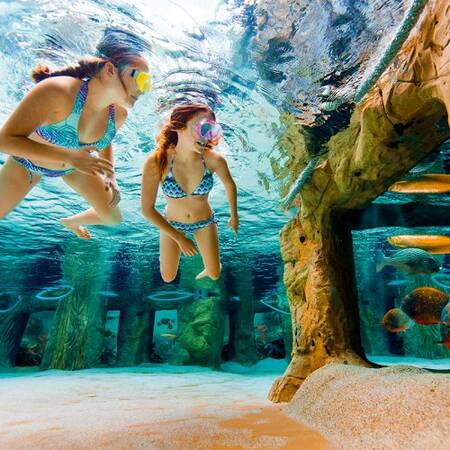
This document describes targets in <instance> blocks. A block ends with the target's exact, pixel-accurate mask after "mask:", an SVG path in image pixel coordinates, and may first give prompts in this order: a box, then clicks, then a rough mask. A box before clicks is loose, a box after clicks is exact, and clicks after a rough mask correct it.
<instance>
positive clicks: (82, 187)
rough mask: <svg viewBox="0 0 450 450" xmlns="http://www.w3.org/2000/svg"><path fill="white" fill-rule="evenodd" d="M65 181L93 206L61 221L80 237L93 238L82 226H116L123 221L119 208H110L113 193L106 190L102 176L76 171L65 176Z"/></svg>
mask: <svg viewBox="0 0 450 450" xmlns="http://www.w3.org/2000/svg"><path fill="white" fill-rule="evenodd" d="M63 180H64V181H65V182H66V184H68V185H69V186H70V187H71V188H72V189H74V190H75V191H76V192H78V193H79V194H80V195H81V196H82V197H83V198H84V199H85V200H86V201H87V202H88V203H89V204H90V205H91V206H92V208H89V209H87V210H86V211H83V212H81V213H79V214H75V215H73V216H70V217H67V218H64V219H61V224H62V225H64V226H65V227H66V228H68V229H69V230H71V231H73V232H74V233H75V234H76V235H77V236H78V237H80V238H83V239H90V238H91V234H90V233H89V231H88V230H87V229H86V228H85V227H83V226H82V225H116V224H118V223H120V222H121V221H122V214H121V212H120V209H119V207H117V206H113V207H111V206H108V205H109V202H110V201H111V199H112V192H111V190H109V191H106V190H105V181H104V180H103V178H102V177H101V176H100V175H98V174H97V175H85V174H84V173H81V172H79V171H75V172H72V173H69V174H67V175H64V177H63Z"/></svg>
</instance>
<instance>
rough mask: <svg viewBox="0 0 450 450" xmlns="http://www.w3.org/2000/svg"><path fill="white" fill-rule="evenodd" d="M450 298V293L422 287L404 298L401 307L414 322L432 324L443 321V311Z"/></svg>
mask: <svg viewBox="0 0 450 450" xmlns="http://www.w3.org/2000/svg"><path fill="white" fill-rule="evenodd" d="M449 300H450V295H448V294H446V293H445V292H442V291H440V290H439V289H435V288H432V287H420V288H417V289H414V290H413V291H412V292H410V293H409V294H408V295H407V296H406V297H405V298H404V299H403V300H402V303H401V305H400V308H401V310H402V311H403V312H405V313H406V314H408V316H409V317H411V319H412V320H414V322H416V323H418V324H421V325H432V324H435V323H440V322H441V313H442V309H443V308H444V306H445V305H446V304H447V302H448V301H449Z"/></svg>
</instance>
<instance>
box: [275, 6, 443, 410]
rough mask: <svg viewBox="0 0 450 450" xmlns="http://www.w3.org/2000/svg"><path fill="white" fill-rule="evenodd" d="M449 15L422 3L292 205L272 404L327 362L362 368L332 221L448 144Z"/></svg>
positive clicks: (351, 287)
mask: <svg viewBox="0 0 450 450" xmlns="http://www.w3.org/2000/svg"><path fill="white" fill-rule="evenodd" d="M449 15H450V7H449V6H448V1H447V0H436V1H431V2H429V3H428V5H427V7H426V8H425V10H424V12H423V14H422V17H421V19H420V20H419V22H418V24H417V25H416V27H415V28H414V30H413V31H412V32H411V35H410V36H409V38H408V40H407V41H406V42H405V44H404V45H403V47H402V49H401V51H400V52H399V54H398V55H397V58H396V59H395V61H394V62H393V63H392V64H391V66H390V67H389V68H388V70H387V71H386V72H385V73H384V74H383V75H382V76H381V77H380V79H379V81H378V83H377V85H376V86H375V87H374V88H373V89H372V90H371V91H370V92H369V94H368V95H367V96H366V98H365V99H364V101H363V102H362V103H361V104H359V105H358V106H357V108H356V109H355V111H354V113H353V115H352V117H351V121H350V124H349V126H348V127H347V128H346V129H345V130H343V131H341V132H339V133H337V134H335V135H334V136H333V137H332V138H331V139H330V140H329V141H328V143H327V144H326V147H327V149H328V153H327V155H326V156H325V157H322V159H321V161H320V163H319V164H318V166H317V167H316V169H315V170H314V172H313V174H312V176H311V178H310V179H309V181H308V182H307V184H306V185H305V186H304V188H303V190H302V192H301V194H300V195H299V196H298V197H297V199H296V204H297V206H299V211H298V214H297V216H296V217H295V218H294V219H293V220H291V221H290V222H289V223H288V224H287V225H286V226H285V227H284V229H283V230H282V232H281V247H282V256H283V259H284V262H285V271H284V282H285V284H286V287H287V292H288V295H289V299H290V304H291V309H292V312H293V316H294V324H295V325H294V327H295V328H296V329H295V330H294V332H295V333H294V336H295V339H294V346H293V352H292V361H291V364H290V365H289V367H288V369H287V371H286V373H285V374H284V376H283V377H281V378H279V379H278V380H277V381H276V382H275V383H274V385H273V387H272V390H271V392H270V394H269V398H270V399H271V400H272V401H276V402H277V401H289V400H290V399H291V398H292V396H293V395H294V393H295V392H296V390H297V389H298V387H299V386H300V385H301V383H302V382H303V380H304V379H305V378H306V377H307V376H308V375H309V374H310V373H311V372H312V371H314V370H315V369H317V368H319V367H321V366H323V365H324V364H327V363H329V362H344V363H345V362H348V363H359V364H365V363H364V360H363V359H362V356H363V351H362V347H361V341H360V332H359V319H358V310H357V300H356V293H355V282H354V270H353V255H352V248H351V235H350V229H349V228H348V227H347V226H346V224H345V223H344V221H343V220H340V219H341V217H342V215H341V214H342V212H343V211H347V210H350V209H354V208H360V207H363V206H365V205H367V203H368V202H370V201H371V200H373V199H374V198H376V197H377V196H378V195H380V194H381V193H382V192H384V191H385V190H386V189H388V187H389V186H390V185H392V184H393V183H394V182H395V181H397V180H399V179H400V178H401V177H402V176H403V175H404V174H405V173H406V172H407V171H408V170H409V169H411V167H413V166H414V165H415V164H416V163H417V162H419V161H420V160H421V159H422V158H423V157H425V156H426V155H427V154H428V153H430V152H431V151H432V150H433V149H434V148H435V147H436V146H438V145H439V144H441V143H442V142H443V141H444V140H445V139H447V138H448V137H449V136H450V129H449V127H448V111H449V110H450V89H448V83H449V80H450V79H449V75H450V45H449V42H450V29H449V25H448V24H449V20H450V17H449ZM307 153H308V152H307V151H305V152H304V153H303V154H307ZM297 172H298V168H297ZM300 329H301V334H300V333H299V331H300Z"/></svg>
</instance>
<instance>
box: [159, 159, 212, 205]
mask: <svg viewBox="0 0 450 450" xmlns="http://www.w3.org/2000/svg"><path fill="white" fill-rule="evenodd" d="M174 161H175V156H174V157H173V158H172V162H171V163H170V169H169V173H168V174H167V177H166V178H165V179H164V181H163V182H162V185H161V188H162V191H163V192H164V194H166V195H167V197H170V198H183V197H187V196H188V195H192V196H197V195H207V194H208V193H209V192H210V191H211V189H212V187H213V184H214V179H213V174H212V172H211V171H210V170H209V169H208V167H206V164H205V160H204V158H203V155H202V161H203V165H204V166H205V171H204V172H203V178H202V181H200V184H199V185H198V186H197V187H196V188H195V190H194V192H192V194H187V193H186V192H185V191H183V189H182V188H181V186H180V185H179V184H178V183H177V180H175V176H174V174H173V163H174Z"/></svg>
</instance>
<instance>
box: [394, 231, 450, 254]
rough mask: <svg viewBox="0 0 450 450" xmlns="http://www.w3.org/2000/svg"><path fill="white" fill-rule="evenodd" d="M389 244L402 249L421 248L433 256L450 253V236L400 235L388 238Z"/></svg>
mask: <svg viewBox="0 0 450 450" xmlns="http://www.w3.org/2000/svg"><path fill="white" fill-rule="evenodd" d="M388 242H389V244H391V245H393V246H394V247H402V248H408V247H413V248H421V249H422V250H426V251H427V252H429V253H433V254H446V253H450V236H444V235H442V236H441V235H437V234H429V235H399V236H390V237H388Z"/></svg>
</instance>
